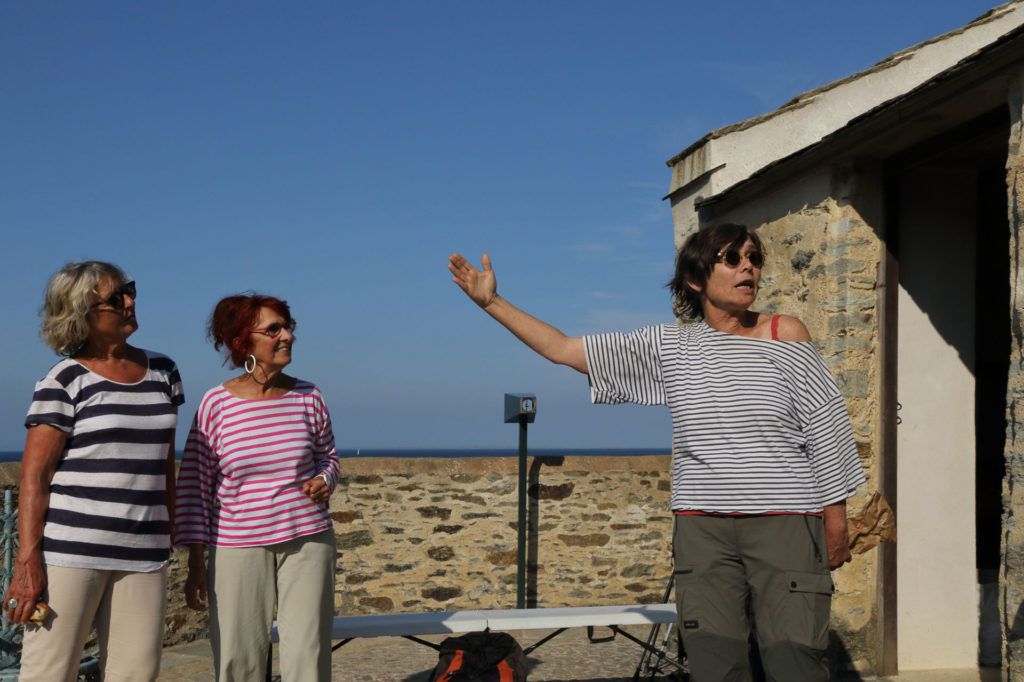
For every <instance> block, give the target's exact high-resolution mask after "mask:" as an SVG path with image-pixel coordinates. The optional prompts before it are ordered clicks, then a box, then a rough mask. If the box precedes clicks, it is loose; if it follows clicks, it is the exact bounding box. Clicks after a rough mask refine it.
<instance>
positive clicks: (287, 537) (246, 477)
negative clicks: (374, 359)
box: [175, 295, 340, 682]
mask: <svg viewBox="0 0 1024 682" xmlns="http://www.w3.org/2000/svg"><path fill="white" fill-rule="evenodd" d="M294 329H295V320H294V319H292V316H291V311H290V310H289V308H288V305H287V304H286V303H285V302H284V301H282V300H280V299H277V298H274V297H272V296H258V295H236V296H228V297H227V298H224V299H222V300H221V301H220V302H219V303H217V306H216V308H215V309H214V311H213V315H212V317H211V318H210V325H209V336H210V338H211V339H212V340H213V345H214V348H215V349H217V350H220V349H221V348H223V349H224V351H225V353H226V355H227V358H226V362H230V363H231V364H232V366H234V367H241V368H243V369H244V370H245V371H244V372H243V373H242V374H240V375H239V376H237V377H235V378H234V379H230V380H228V381H226V382H224V383H223V384H221V385H219V386H215V387H213V388H211V389H210V390H209V391H207V392H206V395H204V396H203V400H202V402H201V403H200V405H199V409H198V410H197V412H196V416H195V420H194V421H193V423H192V430H191V432H190V433H189V437H188V442H187V443H186V444H185V454H184V457H183V459H182V462H181V471H180V473H179V475H178V487H177V502H176V510H175V544H176V545H178V546H187V547H188V548H189V566H188V579H187V580H186V582H185V600H186V602H187V603H188V605H189V606H190V607H192V608H193V609H196V610H200V611H201V610H205V608H206V607H205V605H204V603H203V602H205V601H206V600H207V597H209V603H210V641H211V643H212V645H213V657H214V666H215V668H216V673H217V679H218V680H221V681H225V682H226V681H229V680H237V681H240V682H250V681H251V680H261V679H264V677H265V675H266V665H267V651H268V650H269V647H270V628H271V624H272V621H273V617H274V607H275V603H276V606H277V619H278V624H279V627H280V635H281V652H280V653H281V673H282V677H283V679H284V680H286V681H287V682H292V680H317V681H319V682H324V681H326V680H329V679H330V677H331V646H330V644H331V642H330V637H331V624H332V618H333V615H334V558H335V544H334V531H333V527H332V524H331V519H330V517H329V516H328V514H327V502H328V498H329V496H330V494H331V491H332V490H333V489H334V486H335V485H336V484H337V482H338V477H339V474H340V471H339V468H338V462H337V459H336V456H335V449H334V435H333V433H332V431H331V418H330V415H329V414H328V412H327V405H326V404H325V403H324V399H323V396H322V395H321V394H320V391H319V390H318V389H317V387H316V386H314V385H313V384H311V383H309V382H307V381H302V380H301V379H296V378H294V377H291V376H288V375H287V374H285V373H284V371H283V370H284V368H285V367H287V366H288V363H290V362H291V360H292V346H293V344H294V342H295V336H294V334H293V331H294ZM207 547H208V548H209V557H208V559H204V556H203V554H204V550H205V549H206V548H207ZM314 662H315V663H314Z"/></svg>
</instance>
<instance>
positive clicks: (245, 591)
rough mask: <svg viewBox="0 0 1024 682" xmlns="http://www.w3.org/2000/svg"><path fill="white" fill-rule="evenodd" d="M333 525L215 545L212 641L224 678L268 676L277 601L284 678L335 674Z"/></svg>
mask: <svg viewBox="0 0 1024 682" xmlns="http://www.w3.org/2000/svg"><path fill="white" fill-rule="evenodd" d="M334 558H335V545H334V531H333V530H325V531H323V532H322V533H316V534H315V535H306V536H303V537H300V538H295V539H294V540H289V541H288V542H282V543H279V544H276V545H269V546H266V547H211V548H210V560H209V566H208V568H207V576H208V581H209V591H210V644H211V645H212V646H213V665H214V669H215V670H216V672H217V680H218V681H219V682H254V681H258V680H263V679H265V677H266V666H267V653H268V652H269V651H270V628H271V625H272V623H273V620H274V604H275V602H276V603H277V621H278V632H279V634H280V639H281V644H280V661H281V679H282V680H283V682H306V681H308V682H329V681H330V679H331V627H332V625H333V619H334Z"/></svg>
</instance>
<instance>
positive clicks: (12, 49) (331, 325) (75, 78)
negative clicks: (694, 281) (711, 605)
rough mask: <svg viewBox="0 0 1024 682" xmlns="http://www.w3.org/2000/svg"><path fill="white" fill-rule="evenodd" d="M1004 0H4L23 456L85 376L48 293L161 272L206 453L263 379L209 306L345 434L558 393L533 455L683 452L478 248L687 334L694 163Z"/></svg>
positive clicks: (346, 443)
mask: <svg viewBox="0 0 1024 682" xmlns="http://www.w3.org/2000/svg"><path fill="white" fill-rule="evenodd" d="M990 2H991V0H982V1H978V0H895V1H894V0H884V1H883V0H864V1H862V2H859V3H825V2H821V1H820V0H817V1H815V2H810V1H806V2H805V1H802V0H799V1H796V0H790V1H781V0H764V1H760V2H754V1H743V2H741V1H738V0H721V1H720V2H717V3H686V2H679V1H678V0H676V1H673V2H668V1H663V2H633V3H625V2H611V1H603V0H599V1H593V2H582V1H569V0H558V1H554V2H552V1H550V0H549V1H545V2H540V1H525V2H480V1H473V2H469V1H451V2H423V0H419V1H417V2H412V1H409V2H405V1H403V2H391V1H388V0H381V1H379V2H361V3H355V2H298V3H284V2H260V1H247V2H239V1H232V0H205V1H202V2H198V1H182V2H173V3H170V2H165V3H154V2H102V1H101V2H88V3H84V2H47V1H45V0H40V1H34V2H30V3H3V5H2V6H0V92H2V106H0V149H2V150H3V163H2V164H0V220H2V225H3V242H2V243H3V247H2V249H0V259H2V261H0V265H2V267H0V290H2V291H4V292H6V296H5V299H6V300H5V303H4V306H3V310H4V318H5V320H6V322H7V324H6V329H5V333H4V334H2V335H0V358H2V363H3V382H2V384H0V415H2V419H0V450H17V449H20V448H21V446H22V444H23V441H24V429H23V427H22V426H21V424H22V420H23V417H24V414H25V410H26V408H27V405H28V401H29V399H30V397H31V393H32V387H33V384H34V382H35V381H36V380H37V379H38V378H40V377H41V376H42V375H43V374H44V373H45V372H46V369H47V368H48V367H49V366H50V365H51V364H53V362H54V361H55V360H56V358H55V356H54V355H53V354H52V352H51V351H49V350H48V349H47V348H45V347H44V346H43V345H42V343H41V342H40V341H39V339H38V336H37V330H38V317H37V310H38V308H39V305H40V303H41V301H42V292H43V289H44V287H45V284H46V281H47V279H48V278H49V276H50V275H51V274H52V273H53V272H54V271H56V270H57V269H58V268H59V267H60V266H61V265H63V264H64V263H65V262H68V261H73V260H83V259H99V260H108V261H112V262H115V263H117V264H119V265H121V266H122V267H123V268H125V269H126V270H128V271H129V272H131V273H132V274H133V275H134V276H135V278H136V280H137V282H138V287H139V300H138V306H137V315H138V319H139V321H140V329H139V331H138V332H137V333H136V334H135V335H134V336H133V337H132V343H134V344H136V345H139V346H142V347H146V348H150V349H153V350H158V351H161V352H164V353H167V354H169V355H171V356H172V357H173V358H174V359H175V360H176V361H177V362H178V365H179V367H180V369H181V373H182V375H183V377H184V381H185V389H186V395H187V398H188V400H187V402H186V404H185V405H184V407H183V408H182V411H181V417H180V422H181V424H180V428H179V443H181V442H183V440H184V433H185V431H186V429H187V427H188V424H189V422H190V421H191V418H192V414H193V412H194V410H195V407H196V404H197V403H198V400H199V398H200V397H201V396H202V393H203V392H204V391H205V390H206V389H207V388H209V387H210V386H212V385H214V384H217V383H220V382H222V381H224V380H226V379H228V378H229V377H230V376H232V373H231V372H230V371H229V370H228V369H226V368H225V367H223V366H222V365H221V359H220V357H219V356H218V355H217V354H216V353H215V352H214V351H213V349H212V347H211V346H210V345H209V343H207V341H206V339H205V336H204V325H205V322H206V318H207V317H208V315H209V313H210V311H211V309H212V307H213V305H214V303H215V302H216V301H217V300H218V299H219V298H220V297H221V296H224V295H227V294H230V293H235V292H237V291H242V290H256V291H260V292H267V293H272V294H274V295H277V296H280V297H282V298H285V299H287V300H288V302H289V303H290V304H291V305H292V309H293V314H294V315H295V317H296V319H297V320H298V322H299V327H298V330H297V335H298V342H297V344H296V349H295V355H294V361H293V364H292V373H294V374H295V375H297V376H300V377H302V378H305V379H309V380H311V381H314V382H316V383H317V384H319V385H320V386H321V388H322V390H323V391H324V393H325V395H326V396H327V400H328V404H329V407H330V409H331V412H332V416H333V418H334V422H335V433H336V438H337V442H338V446H339V447H340V448H421V447H422V448H425V447H429V448H448V447H451V448H460V447H515V445H516V437H517V434H516V429H515V427H514V426H511V425H506V424H503V423H502V419H501V418H502V396H503V394H504V393H505V392H529V393H535V394H536V395H537V397H538V416H537V421H536V423H535V424H534V425H532V426H531V427H530V443H531V445H535V446H542V447H626V448H628V447H644V448H647V447H664V448H665V450H666V451H667V450H668V449H669V436H670V425H669V421H668V415H667V411H666V410H664V409H663V408H638V407H607V406H594V405H591V404H590V402H589V398H588V392H587V383H586V379H585V378H584V377H583V376H582V375H578V374H576V373H575V372H573V371H572V370H568V369H565V368H561V367H555V366H552V365H550V364H549V363H547V362H546V361H545V360H542V359H540V358H538V357H535V356H533V355H532V354H531V352H530V351H528V350H526V349H525V348H522V347H520V346H519V345H518V342H517V341H515V339H514V338H512V337H511V335H509V334H508V333H507V332H505V331H504V330H502V329H501V328H500V327H498V326H497V325H496V324H494V323H493V322H492V321H491V320H490V319H489V318H488V317H486V315H484V314H483V313H481V312H480V311H479V310H477V309H476V308H475V307H474V306H473V305H472V304H470V303H469V302H468V300H467V299H465V297H464V296H463V294H462V293H461V292H460V291H459V290H458V289H457V288H456V287H455V285H454V284H452V283H451V281H450V279H449V276H448V272H447V270H446V268H445V266H446V263H447V257H448V255H449V253H451V252H452V251H461V252H462V253H464V254H466V255H467V256H468V257H470V258H471V259H472V260H474V261H475V262H479V257H480V254H481V253H482V252H484V251H487V252H489V253H490V254H491V257H492V260H493V263H494V267H495V271H496V273H497V275H498V286H499V291H500V292H501V293H502V294H503V295H504V296H505V297H506V298H508V299H509V300H511V301H512V302H514V303H516V304H518V305H520V306H521V307H524V308H526V309H527V310H529V311H530V312H532V313H534V314H536V315H538V316H539V317H541V318H543V319H546V320H548V321H550V322H552V323H554V324H556V325H557V326H559V327H561V328H562V329H563V330H564V331H566V332H567V333H569V334H573V335H579V334H585V333H593V332H598V331H617V330H628V329H632V328H634V327H637V326H640V325H644V324H652V323H657V322H662V321H667V320H670V319H671V307H670V300H669V297H668V294H667V293H666V291H665V290H664V289H663V288H662V285H663V284H664V283H665V282H666V281H667V280H668V279H669V277H670V275H671V270H672V258H673V255H674V253H673V245H672V221H671V217H670V214H669V206H668V204H667V202H664V201H662V200H661V198H662V197H663V196H664V195H665V194H666V193H667V191H668V184H669V176H670V172H669V170H668V168H666V166H665V164H664V162H665V160H666V159H668V158H670V157H672V156H673V155H675V154H676V153H678V152H679V151H681V150H682V149H683V148H684V147H686V146H688V145H689V144H690V143H692V142H694V141H695V140H696V139H698V138H699V137H700V136H702V135H703V134H704V133H706V132H708V131H710V130H713V129H715V128H718V127H720V126H723V125H726V124H729V123H732V122H735V121H739V120H742V119H745V118H749V117H751V116H755V115H758V114H760V113H763V112H765V111H769V110H771V109H773V108H776V107H778V106H779V105H781V104H783V103H784V102H785V101H787V100H788V99H790V98H791V97H793V96H794V95H796V94H799V93H800V92H803V91H806V90H809V89H812V88H815V87H817V86H820V85H823V84H826V83H828V82H831V81H833V80H836V79H839V78H842V77H844V76H847V75H849V74H852V73H855V72H857V71H860V70H862V69H864V68H867V67H869V66H871V65H872V64H874V63H875V62H877V61H879V60H881V59H883V58H884V57H886V56H887V55H889V54H891V53H893V52H895V51H898V50H901V49H903V48H906V47H909V46H911V45H913V44H915V43H918V42H921V41H923V40H927V39H928V38H931V37H933V36H936V35H939V34H941V33H944V32H946V31H949V30H952V29H955V28H957V27H959V26H961V25H963V24H965V23H967V22H969V21H970V20H972V19H974V18H976V17H977V16H979V15H980V14H982V13H984V12H985V11H986V10H987V9H989V8H990V7H992V6H993V5H992V4H990Z"/></svg>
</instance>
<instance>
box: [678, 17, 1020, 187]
mask: <svg viewBox="0 0 1024 682" xmlns="http://www.w3.org/2000/svg"><path fill="white" fill-rule="evenodd" d="M1021 3H1024V0H1010V1H1009V2H1006V3H1004V4H1002V5H999V6H997V7H993V8H992V9H990V10H988V11H987V12H985V13H984V14H982V15H981V16H979V17H978V18H976V19H974V20H972V21H970V22H969V23H967V24H964V25H963V26H961V27H959V28H956V29H953V30H952V31H948V32H946V33H943V34H942V35H939V36H935V37H934V38H929V39H928V40H925V41H923V42H920V43H917V44H916V45H912V46H910V47H908V48H905V49H903V50H900V51H899V52H896V53H893V54H891V55H889V56H888V57H886V58H885V59H883V60H882V61H880V62H878V63H876V64H874V65H873V66H870V67H869V68H867V69H864V70H863V71H858V72H857V73H854V74H851V75H849V76H846V77H845V78H840V79H839V80H837V81H833V82H831V83H828V84H826V85H822V86H821V87H818V88H814V89H813V90H808V91H807V92H804V93H801V94H799V95H797V96H796V97H794V98H792V99H791V100H789V101H788V102H786V103H785V104H783V105H782V106H781V107H779V108H778V109H773V110H772V111H769V112H766V113H764V114H760V115H758V116H754V117H753V118H748V119H746V120H743V121H738V122H736V123H731V124H729V125H727V126H724V127H722V128H717V129H715V130H712V131H711V132H709V133H707V134H705V135H704V136H703V137H701V138H700V139H699V140H697V141H696V142H694V143H693V144H691V145H690V146H688V147H686V149H684V150H683V151H681V152H679V153H678V154H676V155H675V156H673V157H672V158H671V159H669V160H668V161H666V162H665V165H666V166H668V167H669V168H671V167H673V166H675V165H676V164H677V163H679V162H680V161H682V160H683V159H685V158H686V157H687V156H688V155H689V154H690V153H691V152H692V151H693V150H694V149H696V148H698V147H700V146H701V145H703V144H705V143H707V142H708V141H709V140H712V139H715V138H718V137H723V136H725V135H728V134H730V133H735V132H739V131H741V130H746V129H747V128H751V127H753V126H755V125H758V124H759V123H763V122H765V121H767V120H770V119H772V118H775V117H776V116H780V115H782V114H784V113H787V112H789V111H795V110H797V109H800V108H802V107H805V106H807V105H808V104H810V103H811V102H813V101H814V99H815V98H816V97H817V96H819V95H821V94H822V93H825V92H828V91H830V90H833V89H835V88H837V87H840V86H842V85H845V84H847V83H851V82H853V81H856V80H859V79H860V78H863V77H864V76H868V75H871V74H873V73H878V72H880V71H884V70H886V69H890V68H892V67H894V66H896V65H898V64H900V63H902V62H904V61H906V60H907V59H911V58H913V56H914V54H915V53H916V52H917V51H918V50H920V49H921V48H923V47H925V46H927V45H931V44H933V43H937V42H940V41H943V40H946V39H948V38H950V37H952V36H955V35H959V34H961V33H964V32H966V31H967V30H969V29H970V28H972V27H974V26H980V25H982V24H986V23H988V22H990V21H995V20H997V19H998V18H999V17H1001V16H1002V15H1003V14H1005V13H1006V12H1008V11H1010V7H1011V6H1013V5H1020V4H1021ZM1011 32H1012V31H1011ZM865 113H866V112H865ZM851 122H852V121H851ZM780 160H781V159H780Z"/></svg>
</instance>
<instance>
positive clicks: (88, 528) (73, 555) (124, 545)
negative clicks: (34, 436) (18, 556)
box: [25, 351, 185, 572]
mask: <svg viewBox="0 0 1024 682" xmlns="http://www.w3.org/2000/svg"><path fill="white" fill-rule="evenodd" d="M145 353H146V359H147V361H148V362H149V369H148V371H147V372H146V375H145V376H144V377H143V378H142V380H140V381H138V382H136V383H133V384H122V383H118V382H116V381H111V380H110V379H105V378H104V377H101V376H100V375H98V374H96V373H94V372H92V371H91V370H89V369H87V368H86V367H85V366H84V365H82V364H80V363H79V362H77V361H76V360H72V359H70V358H67V359H64V360H61V361H60V362H58V363H57V364H56V365H54V366H53V367H52V368H50V371H49V372H48V373H47V375H46V376H45V377H44V378H42V379H41V380H40V381H39V382H38V383H37V384H36V390H35V394H34V395H33V396H32V404H31V405H30V406H29V411H28V416H27V417H26V418H25V426H26V427H28V426H35V425H37V424H49V425H51V426H54V427H56V428H58V429H60V430H62V431H65V432H67V434H68V437H67V441H66V443H65V445H64V452H63V453H62V454H61V459H60V463H59V464H58V465H57V471H56V472H55V473H54V475H53V480H52V481H51V482H50V504H49V508H48V509H47V511H46V524H45V525H44V527H43V550H42V551H43V563H46V564H50V565H53V566H69V567H74V568H94V569H103V570H118V571H136V572H150V571H155V570H158V569H159V568H160V567H161V566H163V564H164V562H166V561H167V558H168V556H169V555H170V524H169V522H168V518H167V496H166V486H167V469H166V466H167V448H168V446H169V445H170V443H171V440H172V438H173V437H174V428H175V426H177V423H178V416H177V406H178V405H181V404H182V403H183V402H184V401H185V397H184V393H183V391H182V386H181V377H180V376H179V374H178V368H177V367H176V366H175V364H174V361H172V360H171V359H170V358H169V357H167V356H165V355H161V354H159V353H153V352H151V351H145Z"/></svg>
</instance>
